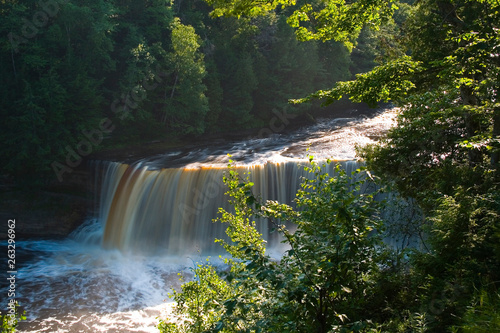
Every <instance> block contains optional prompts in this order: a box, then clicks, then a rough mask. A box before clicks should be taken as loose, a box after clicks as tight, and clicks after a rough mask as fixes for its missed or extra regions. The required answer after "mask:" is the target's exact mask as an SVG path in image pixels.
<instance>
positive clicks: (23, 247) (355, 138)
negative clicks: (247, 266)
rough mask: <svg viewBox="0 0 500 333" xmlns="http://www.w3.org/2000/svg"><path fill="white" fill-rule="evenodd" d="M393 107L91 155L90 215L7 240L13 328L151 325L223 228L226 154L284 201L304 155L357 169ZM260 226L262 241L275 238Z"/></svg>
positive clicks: (260, 190)
mask: <svg viewBox="0 0 500 333" xmlns="http://www.w3.org/2000/svg"><path fill="white" fill-rule="evenodd" d="M395 114H396V111H394V110H388V111H385V112H382V113H380V114H379V115H378V116H376V117H372V118H367V119H347V118H344V119H337V120H332V119H325V120H322V121H321V122H319V123H318V124H316V125H314V126H312V127H309V128H306V129H302V130H299V131H296V132H294V133H290V134H287V135H274V136H271V137H268V138H253V139H248V140H245V141H241V142H233V143H229V144H228V143H225V144H223V145H221V146H212V147H198V148H195V149H192V150H190V151H186V150H179V151H170V152H168V153H165V154H161V155H156V156H151V157H149V158H146V159H143V160H140V161H136V162H134V163H128V164H125V163H118V162H96V163H95V165H94V167H95V170H96V173H97V174H98V175H99V176H98V180H99V185H100V187H101V191H100V195H99V204H98V209H97V210H96V212H95V215H96V216H95V217H94V218H92V219H89V220H88V221H87V222H86V223H85V224H84V225H83V226H81V227H80V228H79V229H78V230H76V231H75V232H74V233H73V234H72V235H71V236H70V237H68V238H67V239H65V240H30V241H22V240H18V241H17V242H16V251H17V253H18V254H17V255H18V258H19V260H20V261H21V262H19V264H18V266H19V269H18V275H17V282H16V298H17V300H18V301H19V302H20V303H21V305H22V306H23V307H24V308H25V309H26V311H27V316H28V321H26V322H24V323H22V324H21V325H20V331H21V332H156V331H157V330H156V328H155V325H156V324H157V323H158V319H157V317H158V316H162V315H164V314H165V313H166V312H167V311H168V308H169V303H168V302H169V299H168V292H169V290H170V289H171V288H172V287H176V288H177V287H178V286H179V285H180V282H179V280H178V279H179V278H178V276H177V273H178V272H184V273H185V274H187V275H189V273H190V267H193V266H194V265H195V263H196V262H203V261H204V260H205V257H206V255H207V254H217V253H219V248H220V245H218V244H215V243H214V238H216V237H224V226H221V225H218V224H214V223H212V219H213V218H215V217H216V216H217V210H218V208H219V207H224V208H226V209H228V208H229V207H228V205H227V202H226V201H227V198H225V197H224V192H225V188H224V185H223V184H222V175H223V172H224V171H225V165H226V164H227V162H228V160H229V157H227V155H226V154H227V153H230V154H231V155H232V159H233V160H235V161H237V169H238V170H239V171H240V172H241V173H243V172H250V180H251V181H252V182H254V183H255V187H254V192H255V193H256V194H261V196H262V198H263V199H264V200H266V199H273V200H278V201H280V202H283V203H288V204H290V203H292V201H293V198H294V195H295V191H296V189H297V187H298V186H299V183H300V177H301V176H304V175H305V173H304V172H303V170H302V168H301V167H300V164H306V163H307V162H306V161H307V156H306V155H307V154H308V153H310V154H312V155H314V156H315V157H316V158H317V159H324V158H327V157H331V158H333V159H337V160H344V162H341V163H342V165H343V166H344V167H345V168H347V169H348V171H352V170H354V169H355V168H356V167H357V166H358V165H357V163H356V162H354V161H349V160H352V159H354V145H356V144H366V143H370V142H373V139H374V138H376V137H378V136H380V134H381V133H383V132H384V131H385V130H387V128H388V127H389V126H390V125H391V124H392V122H393V119H394V117H395ZM307 149H309V151H307ZM171 166H176V167H175V168H174V167H171ZM259 223H260V225H259V228H260V230H261V232H262V233H263V234H264V237H265V238H267V239H268V240H269V244H270V245H271V246H273V245H276V244H279V242H276V240H273V239H272V238H273V237H274V236H273V234H270V233H269V232H268V230H267V228H266V225H265V223H264V221H260V222H259ZM273 242H274V243H273ZM3 245H4V243H2V247H3ZM213 258H215V256H214V257H213ZM214 260H217V259H214ZM0 292H1V293H2V294H5V293H6V292H5V290H4V289H2V290H1V291H0Z"/></svg>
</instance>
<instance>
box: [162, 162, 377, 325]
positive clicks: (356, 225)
mask: <svg viewBox="0 0 500 333" xmlns="http://www.w3.org/2000/svg"><path fill="white" fill-rule="evenodd" d="M325 167H326V166H323V167H320V166H319V165H317V164H316V163H314V162H313V163H311V166H310V167H306V170H307V171H308V172H309V173H310V175H308V176H307V177H305V178H304V180H303V183H302V186H301V187H302V189H301V190H300V191H299V192H298V194H297V200H296V204H297V206H298V208H297V209H294V208H292V207H290V206H288V205H286V204H281V203H278V202H275V201H267V202H266V203H262V202H260V200H259V199H258V197H257V196H255V195H254V194H253V193H252V191H251V188H252V185H253V184H252V183H249V182H248V180H247V181H243V182H241V180H240V178H239V175H238V174H237V172H236V171H234V170H230V172H229V175H227V176H226V177H225V178H224V182H225V184H226V185H227V186H228V187H229V190H228V194H229V195H230V196H231V197H232V200H231V203H232V205H233V208H234V213H231V212H228V211H225V210H223V209H221V210H220V213H221V217H220V219H219V222H222V223H227V225H228V226H227V231H226V232H227V234H228V236H229V238H230V241H223V240H218V242H220V243H222V245H223V246H224V248H225V250H226V251H227V253H228V254H229V255H230V257H229V258H227V259H226V260H225V264H226V265H227V267H221V268H216V267H214V266H212V265H210V263H208V264H204V265H198V266H197V267H196V268H195V270H194V271H195V280H194V281H191V282H188V283H186V284H184V285H183V287H182V291H181V292H174V294H173V297H174V299H175V300H176V301H177V302H178V303H177V305H176V307H175V310H174V313H175V314H176V315H177V319H178V321H177V323H176V322H166V321H162V322H161V324H160V326H159V328H160V330H161V331H162V332H209V331H216V332H240V331H250V332H310V331H315V332H331V331H332V330H346V331H361V330H363V329H366V328H367V327H370V326H373V325H372V323H371V322H370V319H373V318H375V317H376V316H377V311H378V309H377V310H375V311H373V310H374V309H376V308H377V307H376V306H374V304H375V303H376V304H379V305H381V304H383V298H384V296H380V294H379V293H378V292H377V288H378V285H377V284H376V283H375V277H377V276H378V274H379V271H380V266H379V265H380V264H381V263H382V262H383V259H382V258H383V256H382V254H383V253H384V251H383V247H381V245H380V243H379V238H378V237H377V236H374V235H373V233H374V232H375V231H376V230H378V228H379V226H380V221H379V219H378V217H377V211H378V209H377V207H378V203H377V202H376V201H375V200H374V196H373V193H363V192H360V189H361V187H362V186H364V185H366V183H367V182H369V181H370V179H369V178H368V177H364V176H363V175H362V173H363V171H362V170H357V171H356V172H354V173H353V174H352V175H347V174H346V173H345V171H344V170H342V169H341V168H340V167H339V166H337V167H336V168H335V172H337V175H336V176H329V175H328V173H327V172H325V169H324V168H325ZM255 217H260V218H266V219H269V220H270V223H271V224H272V225H273V226H274V227H275V228H276V230H277V231H278V232H279V233H280V234H282V236H283V238H284V241H283V242H284V243H285V244H286V245H288V246H289V248H290V249H289V250H288V251H287V252H286V253H285V254H284V255H283V257H282V258H280V260H276V259H272V258H270V257H269V255H267V254H266V252H265V251H266V244H265V242H264V240H263V239H262V235H261V234H260V233H259V232H258V231H257V230H256V228H255V226H256V223H255V220H254V218H255ZM291 224H292V225H294V226H295V227H296V228H297V230H296V231H295V232H293V233H292V232H290V230H289V229H288V228H289V227H288V226H289V225H291ZM287 225H288V226H287Z"/></svg>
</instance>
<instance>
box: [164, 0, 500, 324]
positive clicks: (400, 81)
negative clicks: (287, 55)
mask: <svg viewBox="0 0 500 333" xmlns="http://www.w3.org/2000/svg"><path fill="white" fill-rule="evenodd" d="M211 3H212V4H213V5H214V12H213V15H214V16H218V15H229V16H237V17H239V16H245V15H247V16H250V17H253V16H255V15H264V14H265V13H267V11H269V10H273V11H277V12H286V10H287V8H288V7H289V6H295V5H297V6H298V7H295V8H294V9H292V10H291V11H289V12H287V13H288V15H289V17H288V19H287V22H288V23H289V24H290V25H291V26H292V27H293V28H295V31H296V34H297V37H298V38H299V39H301V40H309V39H324V40H328V39H332V38H333V39H336V40H339V41H342V42H344V43H345V44H346V45H347V47H349V46H350V45H351V43H352V40H354V39H355V38H356V36H357V34H358V32H359V31H360V30H359V29H357V28H356V27H358V24H361V25H365V24H368V25H370V24H372V25H373V27H374V28H375V29H379V30H380V34H379V36H380V37H381V38H383V39H384V46H385V48H384V49H383V52H381V53H380V54H379V60H380V65H379V66H377V67H375V68H374V69H373V70H371V71H368V72H366V73H360V74H357V75H356V76H355V78H354V79H353V80H350V81H342V82H338V83H336V84H335V85H333V88H330V89H327V90H319V91H316V92H315V93H312V94H309V95H308V96H307V97H304V98H300V99H294V100H292V103H295V104H303V103H306V102H310V101H312V100H321V101H323V104H324V105H329V104H331V103H334V102H335V101H337V100H339V99H340V98H342V97H343V96H345V95H346V96H348V97H349V98H350V99H351V100H353V101H357V102H359V101H364V102H366V103H368V104H370V105H376V104H377V103H378V102H380V101H392V102H393V103H395V104H397V105H398V106H400V112H399V116H398V120H397V124H396V126H394V128H393V129H391V130H390V131H389V132H388V134H387V136H386V137H385V138H384V139H383V140H381V141H380V142H378V143H376V144H373V145H370V146H367V147H363V148H360V149H359V155H360V157H362V158H364V159H365V161H366V164H367V168H368V170H370V171H371V172H373V174H374V175H375V178H378V177H380V179H381V180H382V184H384V186H387V187H386V190H389V191H396V192H397V193H399V194H401V195H402V196H403V198H404V199H403V201H405V200H409V201H407V202H413V204H415V205H416V207H419V209H420V212H421V215H419V216H417V218H416V219H412V218H408V217H405V216H404V215H399V220H398V221H397V223H396V224H397V225H399V226H400V229H399V233H404V232H408V230H415V231H416V233H414V235H420V236H422V238H421V243H420V245H421V249H418V248H414V247H407V248H404V249H402V251H400V252H398V251H391V250H388V251H387V252H386V251H385V250H384V247H383V246H382V245H381V244H380V243H379V244H373V243H372V244H370V241H371V242H376V241H377V240H376V237H373V238H370V237H366V235H365V234H364V233H363V231H366V230H371V228H374V230H378V232H379V233H382V234H383V232H384V231H383V230H384V227H383V226H384V225H385V226H387V221H374V220H373V218H374V217H380V216H382V215H380V214H381V213H382V212H383V211H385V210H386V209H388V208H389V209H393V210H394V209H395V208H394V207H392V208H390V207H389V206H386V205H387V203H386V204H385V206H384V204H383V206H382V207H373V206H371V202H370V196H369V195H366V194H363V193H361V194H359V193H358V194H357V195H355V194H354V193H352V192H349V191H351V190H352V189H353V187H352V186H351V185H349V184H350V183H349V182H348V181H347V180H346V177H347V176H346V175H345V173H342V172H341V173H340V174H339V175H338V176H336V177H333V178H330V177H329V176H328V175H326V174H324V173H322V172H320V168H318V167H317V165H316V164H314V163H313V164H312V167H311V168H310V170H312V172H315V177H314V179H313V180H312V181H310V180H308V179H305V180H304V184H303V187H304V189H308V191H299V193H298V194H297V199H296V204H297V205H299V206H301V207H303V210H301V211H295V210H294V209H293V208H292V207H289V206H287V205H285V204H282V203H276V202H269V201H268V202H266V203H263V202H259V201H258V200H256V197H255V196H254V194H253V193H252V192H251V186H252V184H251V183H248V181H245V180H244V178H243V179H242V178H239V177H240V176H238V175H235V174H234V173H231V176H230V177H229V178H227V179H226V183H227V184H228V186H229V191H228V193H229V194H230V195H231V196H232V197H233V198H234V200H233V205H234V207H235V211H236V213H235V214H232V213H228V212H225V211H223V212H222V218H221V220H222V222H225V223H228V224H229V227H228V235H229V236H230V237H231V239H232V241H233V244H232V245H229V244H226V245H225V248H226V250H227V251H228V253H229V254H230V256H231V258H232V259H229V260H227V261H226V264H227V265H228V267H229V268H228V271H226V270H224V269H222V270H219V269H218V268H216V267H214V266H212V265H211V264H210V263H208V264H200V265H199V266H197V267H196V268H195V269H194V272H195V274H196V279H195V281H192V282H189V283H186V284H185V285H184V286H183V289H182V291H181V292H176V293H174V299H175V300H176V301H178V302H180V303H179V304H180V306H178V307H177V308H176V310H177V311H178V312H177V314H179V315H180V316H181V317H180V320H179V321H178V322H177V323H176V322H168V321H161V322H160V326H159V328H160V330H161V331H163V332H173V331H186V332H214V331H216V332H236V331H252V332H259V331H266V332H267V331H294V332H309V331H316V332H337V331H338V332H495V331H498V330H500V313H499V311H498V309H499V307H500V292H499V290H498V287H499V281H500V276H499V272H500V246H499V244H500V188H499V184H500V182H499V180H500V173H499V172H500V171H499V154H500V141H499V140H500V104H499V101H498V99H499V91H498V87H500V75H499V74H500V52H499V45H500V34H499V32H500V28H499V23H500V3H499V2H498V1H495V0H465V1H464V0H446V1H441V0H422V1H418V2H415V3H411V4H405V3H399V4H396V5H397V6H399V7H400V10H399V12H396V13H395V15H394V16H393V18H394V20H393V21H392V20H391V19H389V20H388V21H387V22H386V23H385V25H382V26H381V25H380V23H381V22H382V21H383V20H386V19H387V18H388V17H387V16H386V14H390V13H391V11H392V10H394V9H395V6H394V4H392V3H391V2H388V1H380V2H377V1H373V2H369V3H370V4H372V5H373V7H370V8H368V7H363V4H364V2H363V1H359V2H349V3H345V2H342V1H339V2H337V1H326V2H317V3H315V5H316V6H317V7H314V5H309V4H305V5H300V4H296V3H295V2H282V1H274V2H266V3H264V4H263V3H262V2H259V1H241V0H233V1H212V2H211ZM358 6H359V7H358ZM353 8H363V10H360V11H358V12H356V11H354V12H351V14H352V13H354V14H353V15H350V16H348V17H344V16H342V15H343V14H344V13H347V12H349V11H350V10H352V9H353ZM388 8H389V9H388ZM381 9H386V10H387V11H386V10H382V12H380V10H381ZM381 13H383V15H381ZM330 18H338V19H341V18H345V19H347V20H349V22H348V23H347V24H342V25H341V26H336V25H335V22H333V23H332V22H328V19H330ZM382 19H383V20H382ZM331 27H335V29H333V33H332V34H329V33H328V31H329V30H330V28H331ZM353 27H354V28H353ZM343 28H345V30H343ZM346 36H349V37H346ZM359 172H360V171H358V173H359ZM369 175H370V177H369V178H370V179H374V177H373V176H372V174H371V173H370V174H369ZM354 176H355V175H353V177H354ZM355 179H356V178H355ZM366 180H368V179H366ZM351 181H352V180H351ZM339 183H343V185H342V186H340V187H338V184H339ZM355 184H358V183H355ZM343 200H345V201H343ZM363 200H368V201H363ZM262 215H265V216H267V217H269V218H271V220H273V219H275V220H274V221H276V220H280V221H282V222H283V221H287V222H290V223H292V224H295V225H296V227H297V231H296V232H295V233H294V234H292V233H289V231H288V230H287V228H286V227H285V224H278V226H277V227H276V228H277V230H278V231H279V232H280V233H282V234H283V235H284V237H285V242H286V243H287V244H288V245H289V246H290V247H291V250H289V251H287V252H286V253H285V255H284V256H283V258H282V259H281V260H278V261H277V262H275V261H273V260H271V259H270V258H269V257H268V256H267V255H266V254H265V251H264V250H263V249H262V247H263V245H262V242H261V238H260V235H259V234H255V233H254V231H252V230H254V224H253V218H254V217H256V216H262ZM358 218H360V220H358ZM332 219H333V220H334V223H333V224H332ZM358 221H360V222H362V223H366V224H368V225H366V224H365V225H357V222H358ZM346 223H347V225H346ZM408 228H409V229H408ZM345 240H349V241H347V244H344V243H343V241H345ZM353 248H355V249H356V250H355V251H354V252H350V249H353ZM335 249H336V250H335ZM339 251H346V252H342V256H340V257H339V253H340V252H339ZM359 253H364V254H365V256H364V259H362V258H355V256H356V255H358V254H359ZM370 264H374V266H370ZM339 276H343V277H344V279H342V280H338V277H339ZM359 277H362V279H361V280H358V278H359ZM351 283H352V284H351ZM217 288H222V289H221V290H217ZM211 295H212V296H211ZM360 295H363V296H362V297H360V298H357V297H359V296H360ZM200 297H205V298H204V299H203V302H202V303H199V302H198V303H197V302H196V300H199V299H200ZM367 300H368V303H365V301H367ZM264 314H265V315H264ZM182 318H187V319H188V321H185V320H183V319H182Z"/></svg>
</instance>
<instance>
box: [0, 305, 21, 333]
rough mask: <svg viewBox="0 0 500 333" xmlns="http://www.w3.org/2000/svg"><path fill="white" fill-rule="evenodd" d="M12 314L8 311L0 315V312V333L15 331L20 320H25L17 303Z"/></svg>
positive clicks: (12, 332)
mask: <svg viewBox="0 0 500 333" xmlns="http://www.w3.org/2000/svg"><path fill="white" fill-rule="evenodd" d="M14 311H15V313H14V315H13V316H12V315H11V314H10V313H7V314H4V315H2V313H1V312H0V324H1V325H0V328H1V329H2V330H1V331H0V332H1V333H14V332H16V327H17V325H18V324H19V322H20V321H21V320H26V316H25V315H24V312H23V313H20V312H19V305H18V304H17V303H16V305H15V308H14Z"/></svg>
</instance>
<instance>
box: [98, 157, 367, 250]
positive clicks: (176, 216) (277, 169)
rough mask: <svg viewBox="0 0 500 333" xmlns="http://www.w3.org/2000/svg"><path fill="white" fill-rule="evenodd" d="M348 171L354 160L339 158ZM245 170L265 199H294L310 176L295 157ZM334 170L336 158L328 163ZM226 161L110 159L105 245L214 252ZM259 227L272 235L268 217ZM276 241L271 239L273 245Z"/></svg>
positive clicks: (219, 234) (104, 204) (104, 216)
mask: <svg viewBox="0 0 500 333" xmlns="http://www.w3.org/2000/svg"><path fill="white" fill-rule="evenodd" d="M339 163H341V164H342V167H343V168H344V169H345V170H346V171H347V172H352V171H354V169H355V168H357V167H358V164H357V163H356V162H354V161H344V162H339ZM235 169H236V170H237V171H238V172H239V173H240V174H244V173H247V174H248V175H249V181H251V182H252V183H254V188H253V190H254V192H255V193H256V194H258V195H259V196H260V197H261V198H262V200H263V201H266V200H277V201H279V202H282V203H287V204H292V203H293V199H294V197H295V193H296V192H297V190H298V188H299V185H300V179H301V177H304V176H310V175H309V174H308V173H307V172H304V169H303V167H302V166H301V165H300V164H298V163H297V162H293V161H289V162H281V163H265V164H257V165H251V166H239V167H236V168H235ZM328 169H329V170H328V171H329V173H333V164H332V165H330V166H329V167H328ZM227 170H228V169H227V168H223V167H205V168H204V167H197V168H176V169H162V170H148V169H147V167H144V166H142V165H141V164H138V165H135V166H129V165H124V164H120V163H109V164H107V165H106V166H105V170H104V173H105V174H106V175H109V177H112V178H113V179H111V180H108V179H105V181H106V182H108V183H109V184H108V186H109V187H111V188H113V189H115V190H114V191H110V190H109V187H105V188H104V191H105V192H106V193H103V195H102V197H101V207H105V209H103V210H101V214H102V215H101V218H100V220H101V221H105V226H104V233H103V239H102V244H103V247H104V248H107V249H120V250H122V251H133V252H134V253H137V252H141V251H142V252H150V251H152V250H158V251H161V252H162V253H166V254H168V255H187V254H192V253H196V252H201V253H204V254H211V253H217V252H220V250H221V247H220V245H218V244H215V242H214V239H216V238H224V235H225V232H224V230H225V226H224V225H222V224H219V223H215V224H214V223H211V221H212V220H213V219H214V218H216V217H217V212H218V209H219V207H221V208H224V209H226V210H229V209H230V207H229V204H228V199H227V198H226V197H225V195H224V193H225V191H226V189H225V185H224V184H223V182H222V178H223V174H224V172H226V171H227ZM257 222H258V223H257V228H258V229H259V230H260V231H261V232H262V233H263V236H264V238H265V239H268V240H269V239H270V237H271V236H272V235H270V234H269V230H268V228H267V224H266V222H265V221H257ZM272 245H273V244H272V243H271V244H270V246H272Z"/></svg>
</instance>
